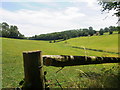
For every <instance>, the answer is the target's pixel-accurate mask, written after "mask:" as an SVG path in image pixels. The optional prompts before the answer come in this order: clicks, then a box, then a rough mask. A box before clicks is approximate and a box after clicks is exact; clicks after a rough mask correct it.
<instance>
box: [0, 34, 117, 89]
mask: <svg viewBox="0 0 120 90" xmlns="http://www.w3.org/2000/svg"><path fill="white" fill-rule="evenodd" d="M1 39H2V75H3V76H2V78H3V79H2V83H3V85H2V86H3V87H6V88H11V87H17V86H18V83H19V81H21V80H22V79H23V77H24V74H23V57H22V52H23V51H31V50H41V51H43V54H44V55H77V56H81V55H87V56H118V54H111V53H105V52H104V53H103V52H96V51H91V50H82V49H77V48H72V47H71V46H78V47H85V48H95V49H101V50H105V51H111V52H118V34H113V35H103V36H92V37H79V38H73V39H69V40H67V41H62V42H59V43H49V42H48V41H35V40H18V39H8V38H0V40H1ZM112 66H117V64H101V65H87V66H75V67H65V69H64V70H63V71H62V72H60V74H58V76H57V77H59V78H62V79H60V81H62V80H67V77H68V76H70V75H72V76H70V78H72V79H71V80H73V81H74V79H75V77H77V76H76V75H78V74H79V72H77V71H76V70H78V71H79V70H83V71H86V72H87V71H88V70H89V71H91V70H94V71H95V72H100V71H99V70H101V69H102V68H103V67H105V68H110V67H112ZM44 69H45V70H47V71H48V75H47V79H48V80H51V79H52V78H53V79H54V78H55V76H54V75H53V74H54V72H55V71H57V70H58V69H59V68H55V67H44ZM73 69H75V74H74V70H73ZM68 71H69V72H70V73H71V74H70V73H69V72H68ZM67 72H68V73H67ZM72 72H73V73H72ZM61 73H62V74H64V75H65V76H67V77H62V76H63V75H62V76H61ZM116 74H117V73H116ZM69 80H70V79H69ZM70 82H71V81H70ZM51 83H55V81H54V80H53V81H51ZM64 85H65V84H64ZM51 87H52V86H51ZM53 87H55V85H53ZM64 87H66V86H64ZM82 87H85V86H84V85H83V86H82ZM86 87H87V86H86Z"/></svg>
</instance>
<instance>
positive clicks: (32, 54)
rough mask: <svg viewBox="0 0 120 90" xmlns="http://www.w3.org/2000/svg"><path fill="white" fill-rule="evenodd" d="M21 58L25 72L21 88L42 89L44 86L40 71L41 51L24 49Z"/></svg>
mask: <svg viewBox="0 0 120 90" xmlns="http://www.w3.org/2000/svg"><path fill="white" fill-rule="evenodd" d="M23 59H24V74H25V85H24V86H23V88H24V89H27V88H39V89H40V90H43V89H44V88H45V87H44V76H43V71H42V66H43V60H42V52H41V51H24V52H23Z"/></svg>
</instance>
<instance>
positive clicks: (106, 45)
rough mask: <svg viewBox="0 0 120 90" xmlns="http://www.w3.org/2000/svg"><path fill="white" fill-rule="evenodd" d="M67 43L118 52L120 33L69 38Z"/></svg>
mask: <svg viewBox="0 0 120 90" xmlns="http://www.w3.org/2000/svg"><path fill="white" fill-rule="evenodd" d="M67 43H68V45H70V46H79V47H85V48H92V49H100V50H105V51H112V52H118V34H113V35H101V36H92V37H89V36H88V37H78V38H73V39H69V40H67Z"/></svg>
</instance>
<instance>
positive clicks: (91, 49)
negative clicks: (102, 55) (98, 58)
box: [72, 46, 120, 54]
mask: <svg viewBox="0 0 120 90" xmlns="http://www.w3.org/2000/svg"><path fill="white" fill-rule="evenodd" d="M72 48H77V49H85V50H91V51H97V52H106V53H111V54H120V53H119V52H110V51H104V50H99V49H91V48H83V47H77V46H72Z"/></svg>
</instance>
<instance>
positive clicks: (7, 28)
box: [0, 22, 25, 39]
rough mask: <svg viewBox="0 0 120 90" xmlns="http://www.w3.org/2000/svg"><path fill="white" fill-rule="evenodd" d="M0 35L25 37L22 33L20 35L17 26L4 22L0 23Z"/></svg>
mask: <svg viewBox="0 0 120 90" xmlns="http://www.w3.org/2000/svg"><path fill="white" fill-rule="evenodd" d="M0 37H7V38H18V39H23V38H25V37H24V35H22V34H21V33H20V32H19V31H18V27H17V26H15V25H14V26H13V25H8V24H7V23H6V22H3V23H1V24H0Z"/></svg>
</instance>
